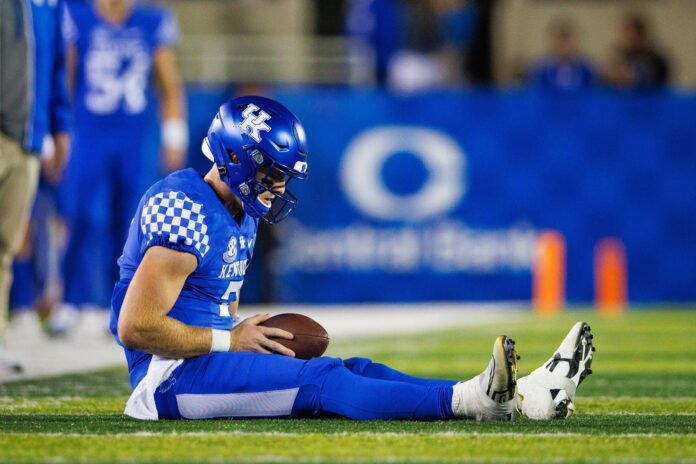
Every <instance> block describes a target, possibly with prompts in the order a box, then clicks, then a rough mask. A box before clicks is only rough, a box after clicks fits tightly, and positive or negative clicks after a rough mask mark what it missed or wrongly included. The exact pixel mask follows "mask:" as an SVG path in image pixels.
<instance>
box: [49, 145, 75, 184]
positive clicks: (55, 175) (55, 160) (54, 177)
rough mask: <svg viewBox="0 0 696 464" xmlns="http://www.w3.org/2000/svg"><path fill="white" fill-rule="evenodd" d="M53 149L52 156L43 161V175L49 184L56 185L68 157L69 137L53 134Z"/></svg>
mask: <svg viewBox="0 0 696 464" xmlns="http://www.w3.org/2000/svg"><path fill="white" fill-rule="evenodd" d="M53 147H54V149H53V156H49V157H48V158H46V159H44V160H43V173H44V176H46V179H47V180H48V181H49V182H50V183H51V184H53V185H56V184H58V183H59V182H60V181H61V179H62V178H63V169H65V165H66V164H67V163H68V158H69V156H70V135H69V134H68V133H67V132H60V133H56V134H54V135H53Z"/></svg>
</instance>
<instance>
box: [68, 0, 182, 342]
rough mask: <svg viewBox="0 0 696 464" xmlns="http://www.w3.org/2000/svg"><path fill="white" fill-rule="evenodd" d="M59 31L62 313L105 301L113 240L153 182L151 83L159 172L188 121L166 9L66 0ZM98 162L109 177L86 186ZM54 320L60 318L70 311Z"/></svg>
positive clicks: (171, 163)
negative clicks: (63, 164) (68, 89)
mask: <svg viewBox="0 0 696 464" xmlns="http://www.w3.org/2000/svg"><path fill="white" fill-rule="evenodd" d="M65 35H66V37H67V40H68V42H69V43H70V47H69V53H68V69H69V72H70V76H71V78H70V82H71V86H72V89H73V99H74V107H75V122H76V124H75V125H76V129H75V137H74V146H73V154H72V159H71V161H70V163H69V165H68V168H67V172H66V177H65V181H64V183H63V191H62V195H61V197H62V211H63V213H64V214H65V218H66V222H67V226H68V233H69V240H68V245H67V250H66V253H65V255H66V257H67V259H65V261H64V265H63V273H64V280H65V295H64V300H65V302H66V307H64V308H62V312H63V313H65V312H68V313H70V312H71V308H74V307H78V306H81V305H84V304H92V305H96V306H99V307H107V306H108V301H109V292H110V288H111V283H112V282H113V281H114V279H115V278H116V275H117V271H118V269H117V267H116V259H117V258H118V255H119V252H120V244H121V243H123V239H124V238H125V235H126V232H127V229H128V224H129V221H130V218H131V217H132V215H133V213H134V211H135V208H136V207H137V205H138V199H139V196H140V193H141V192H142V190H143V189H144V188H145V187H146V186H147V185H148V184H149V183H150V182H151V181H152V179H147V174H148V172H150V171H152V170H153V168H152V166H149V167H148V163H149V164H154V163H152V162H151V161H150V160H151V159H153V158H155V155H156V150H157V147H158V144H157V141H156V140H153V137H152V134H153V133H157V130H156V122H157V115H156V114H155V113H156V111H155V110H156V109H157V105H156V98H155V97H156V91H155V85H154V84H155V83H157V84H158V85H157V89H158V90H159V93H160V96H161V119H162V127H161V134H162V142H163V150H162V155H163V157H162V167H163V168H164V170H165V171H167V172H170V171H173V170H175V169H178V168H180V167H181V166H182V165H183V163H184V150H185V149H186V146H187V126H186V123H185V121H184V119H183V118H184V103H183V88H182V85H181V81H180V77H179V73H178V71H177V67H176V64H175V55H174V49H173V47H174V45H175V43H176V42H177V40H178V38H179V29H178V26H177V23H176V19H175V17H174V15H173V14H172V13H171V12H170V11H169V10H167V9H164V8H161V7H159V6H155V5H145V4H141V3H135V2H133V1H132V0H95V1H89V2H84V1H74V2H71V3H70V4H69V16H68V20H67V21H66V27H65ZM97 170H106V171H107V172H109V176H108V177H105V178H103V179H102V180H101V181H100V182H99V183H97V184H95V183H94V182H93V173H94V172H95V171H97ZM72 312H73V313H74V310H73V311H72ZM54 320H57V321H61V320H62V321H65V322H67V325H68V326H69V325H70V324H69V322H70V321H71V318H70V317H69V316H68V317H66V314H62V317H57V318H56V319H54ZM65 322H64V323H63V324H61V323H60V322H59V323H58V324H57V326H58V327H57V329H58V330H60V329H61V327H60V326H61V325H66V324H65Z"/></svg>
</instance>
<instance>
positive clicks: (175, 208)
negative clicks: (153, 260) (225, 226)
mask: <svg viewBox="0 0 696 464" xmlns="http://www.w3.org/2000/svg"><path fill="white" fill-rule="evenodd" d="M204 212H205V209H204V207H203V205H202V204H201V203H197V202H195V201H193V200H191V199H190V198H189V197H188V196H187V195H186V194H185V193H184V192H180V191H169V192H160V193H156V194H154V195H152V196H151V197H150V198H148V200H147V202H146V203H145V204H144V205H143V210H142V213H141V215H140V229H141V231H142V233H143V235H144V237H145V240H146V248H147V247H149V246H152V245H154V244H160V245H163V246H169V247H170V248H175V249H182V250H185V251H186V250H188V251H191V252H194V250H195V252H194V254H197V255H198V256H199V257H200V258H201V259H202V258H203V257H204V256H205V254H206V253H207V252H208V250H209V249H210V245H209V242H210V236H209V235H208V226H207V225H206V223H205V214H204ZM174 244H176V245H178V246H174V247H172V246H171V245H174Z"/></svg>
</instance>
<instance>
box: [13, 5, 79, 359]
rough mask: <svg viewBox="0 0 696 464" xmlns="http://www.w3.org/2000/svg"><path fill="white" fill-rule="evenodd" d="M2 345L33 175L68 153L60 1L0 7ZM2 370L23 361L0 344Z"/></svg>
mask: <svg viewBox="0 0 696 464" xmlns="http://www.w3.org/2000/svg"><path fill="white" fill-rule="evenodd" d="M0 8H1V9H2V10H1V14H0V211H2V214H0V341H1V340H2V337H3V335H4V331H5V328H6V324H7V318H8V307H9V291H10V286H11V283H12V261H13V258H14V256H15V255H16V254H17V252H18V251H20V248H21V246H22V239H23V238H24V236H25V229H26V225H27V219H28V216H29V211H30V209H31V204H32V201H33V199H34V195H35V191H36V185H37V182H38V178H39V169H40V167H39V165H40V155H41V153H42V152H43V153H45V154H46V156H45V157H44V158H42V164H43V170H44V174H45V176H46V178H47V179H48V180H50V181H52V182H56V181H58V180H59V179H60V177H61V173H62V169H63V166H64V164H65V161H66V159H67V156H68V154H69V151H70V136H69V130H70V124H71V122H70V118H71V115H70V102H69V98H68V90H67V86H66V48H65V42H64V41H63V40H62V35H61V24H62V22H63V15H64V4H63V1H62V0H46V1H43V0H42V1H29V0H6V1H3V2H1V3H0ZM0 370H14V371H20V370H21V364H20V363H19V362H18V361H17V360H15V359H14V358H13V357H12V356H11V355H10V354H9V353H8V352H7V351H6V350H5V349H4V348H3V347H2V346H1V345H0Z"/></svg>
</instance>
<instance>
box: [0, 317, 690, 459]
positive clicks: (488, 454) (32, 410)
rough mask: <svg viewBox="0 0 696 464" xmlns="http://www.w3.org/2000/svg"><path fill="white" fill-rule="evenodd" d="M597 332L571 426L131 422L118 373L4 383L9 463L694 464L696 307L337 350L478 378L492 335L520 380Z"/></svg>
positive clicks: (3, 449)
mask: <svg viewBox="0 0 696 464" xmlns="http://www.w3.org/2000/svg"><path fill="white" fill-rule="evenodd" d="M579 319H585V320H588V321H589V322H590V324H591V326H592V331H593V333H594V334H595V344H596V346H597V352H596V355H595V360H594V362H593V366H592V367H593V370H594V374H593V375H592V376H590V377H589V378H588V380H587V381H586V382H585V383H584V384H583V385H582V387H581V388H580V390H579V396H578V398H577V399H576V406H577V408H578V412H577V413H576V414H575V415H574V416H572V417H571V418H569V419H568V420H566V421H544V422H533V421H530V420H527V419H522V420H519V421H516V422H514V423H477V422H474V421H449V422H425V423H423V422H420V423H419V422H351V421H347V420H340V419H321V420H319V419H315V420H211V421H198V422H193V421H191V422H184V421H181V422H175V421H160V422H140V421H136V420H132V419H129V418H126V417H124V416H123V415H122V410H123V406H124V404H125V401H126V398H127V396H128V394H129V387H128V384H127V380H126V372H125V369H123V368H115V369H109V370H103V371H99V372H94V373H90V374H82V375H69V376H62V377H57V378H52V379H43V380H36V381H23V382H15V383H9V384H0V462H2V463H11V462H136V461H137V462H166V463H173V462H191V463H199V462H222V461H229V462H361V463H362V462H385V461H388V462H402V461H403V462H459V461H473V462H508V461H514V462H561V463H565V462H624V463H634V462H641V463H642V462H696V389H695V383H696V343H694V341H693V340H692V339H691V337H692V335H693V332H694V329H695V328H696V311H659V312H657V311H634V312H632V313H630V314H629V315H627V316H623V317H619V318H613V319H605V318H601V317H599V316H597V315H596V314H594V313H590V312H572V311H571V312H568V313H567V314H566V315H564V316H562V317H560V318H557V319H538V318H534V317H532V316H529V317H528V318H527V319H525V320H524V321H523V322H521V323H520V322H515V323H509V324H503V325H501V324H496V325H481V326H479V327H470V328H466V329H455V328H452V329H450V330H447V331H443V332H437V333H428V334H422V335H418V336H409V337H394V338H385V337H382V338H379V339H362V340H352V341H350V342H341V343H334V344H332V346H331V348H330V352H329V354H330V355H335V356H353V355H359V356H369V357H372V358H373V359H374V360H377V361H380V362H384V363H387V364H390V365H392V366H394V367H396V368H399V369H401V370H404V371H406V372H409V373H412V374H416V375H422V376H432V377H446V378H455V379H461V378H469V377H471V376H473V375H475V374H477V373H478V372H479V371H480V370H481V369H482V368H483V367H484V365H485V364H486V362H487V360H488V358H489V356H490V348H491V346H492V343H493V339H494V337H495V336H496V335H497V334H499V333H506V334H508V335H510V336H512V337H513V338H514V339H515V340H516V341H517V346H518V350H519V352H520V354H521V355H522V360H521V361H520V374H526V373H527V372H529V371H530V370H532V369H533V368H535V367H536V366H537V365H538V364H540V363H541V362H543V361H544V360H545V359H546V358H547V357H548V356H549V355H550V354H551V353H552V351H553V350H554V349H555V347H556V345H557V344H558V342H560V340H561V338H562V337H563V336H564V335H565V331H566V330H567V329H568V328H569V327H570V325H571V324H572V322H574V321H576V320H579Z"/></svg>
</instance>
